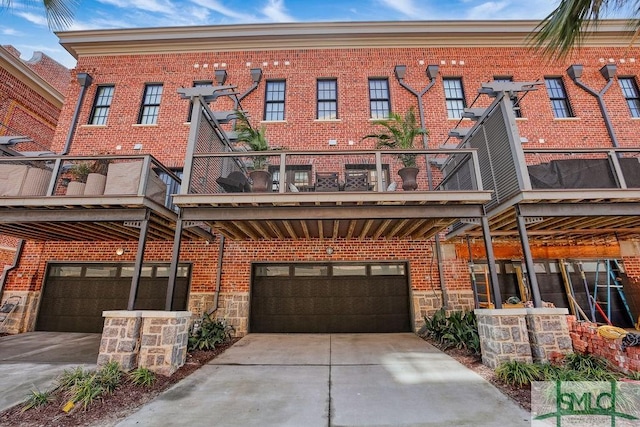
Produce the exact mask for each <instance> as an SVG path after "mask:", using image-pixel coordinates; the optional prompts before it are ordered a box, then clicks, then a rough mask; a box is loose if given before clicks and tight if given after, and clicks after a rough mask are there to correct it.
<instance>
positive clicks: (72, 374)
mask: <svg viewBox="0 0 640 427" xmlns="http://www.w3.org/2000/svg"><path fill="white" fill-rule="evenodd" d="M90 376H91V372H89V371H85V370H84V369H82V367H80V366H78V367H77V368H75V369H65V370H64V371H63V372H62V374H61V375H60V376H59V377H58V387H59V388H61V389H62V390H70V389H71V388H72V387H74V386H75V385H76V384H77V383H78V382H79V381H83V380H84V379H85V378H87V377H90Z"/></svg>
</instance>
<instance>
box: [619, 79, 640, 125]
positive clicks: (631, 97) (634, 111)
mask: <svg viewBox="0 0 640 427" xmlns="http://www.w3.org/2000/svg"><path fill="white" fill-rule="evenodd" d="M618 82H619V83H620V88H621V89H622V94H623V95H624V98H625V100H626V101H627V105H628V106H629V112H630V113H631V117H640V94H639V93H638V85H637V84H636V80H635V79H634V78H633V77H624V78H620V79H618Z"/></svg>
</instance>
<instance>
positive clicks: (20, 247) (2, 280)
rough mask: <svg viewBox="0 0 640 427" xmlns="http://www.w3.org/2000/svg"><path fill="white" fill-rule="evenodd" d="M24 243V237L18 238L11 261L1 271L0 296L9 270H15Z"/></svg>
mask: <svg viewBox="0 0 640 427" xmlns="http://www.w3.org/2000/svg"><path fill="white" fill-rule="evenodd" d="M24 244H25V241H24V239H20V240H19V241H18V247H17V248H16V253H15V255H14V256H13V263H12V264H11V265H10V266H9V267H7V268H5V269H4V270H3V271H2V276H1V277H0V298H1V297H2V293H3V292H4V284H5V282H6V281H7V275H8V274H9V272H10V271H12V270H15V268H16V267H17V266H18V261H20V256H22V250H23V249H24Z"/></svg>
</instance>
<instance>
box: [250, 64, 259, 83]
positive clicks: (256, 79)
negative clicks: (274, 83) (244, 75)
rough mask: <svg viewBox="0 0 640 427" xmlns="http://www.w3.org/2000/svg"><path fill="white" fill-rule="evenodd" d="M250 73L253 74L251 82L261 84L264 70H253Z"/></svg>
mask: <svg viewBox="0 0 640 427" xmlns="http://www.w3.org/2000/svg"><path fill="white" fill-rule="evenodd" d="M250 72H251V80H253V82H254V83H259V82H260V80H261V79H262V69H261V68H252V69H251V71H250Z"/></svg>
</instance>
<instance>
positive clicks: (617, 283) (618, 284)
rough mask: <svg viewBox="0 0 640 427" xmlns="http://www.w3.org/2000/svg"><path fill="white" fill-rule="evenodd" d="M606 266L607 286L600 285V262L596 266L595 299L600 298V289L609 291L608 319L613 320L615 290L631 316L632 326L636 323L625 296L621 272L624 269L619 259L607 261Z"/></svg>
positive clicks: (607, 301)
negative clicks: (612, 290) (612, 306)
mask: <svg viewBox="0 0 640 427" xmlns="http://www.w3.org/2000/svg"><path fill="white" fill-rule="evenodd" d="M604 266H605V269H606V272H605V274H606V284H602V285H600V283H599V274H600V260H598V262H597V264H596V280H595V286H594V288H593V299H594V300H597V298H598V289H599V288H602V287H605V286H606V290H607V300H606V302H605V304H606V305H607V317H608V318H609V319H611V289H615V290H616V291H617V292H618V295H619V296H620V300H621V301H622V305H623V306H624V309H625V311H626V312H627V316H629V320H631V324H633V323H634V318H633V316H632V315H631V310H630V309H629V304H628V303H627V298H626V297H625V295H624V289H623V285H622V278H621V277H620V272H622V271H623V270H622V267H621V266H620V263H619V262H618V260H617V259H605V260H604Z"/></svg>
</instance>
